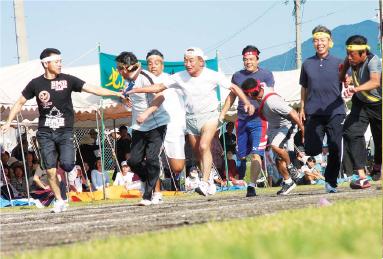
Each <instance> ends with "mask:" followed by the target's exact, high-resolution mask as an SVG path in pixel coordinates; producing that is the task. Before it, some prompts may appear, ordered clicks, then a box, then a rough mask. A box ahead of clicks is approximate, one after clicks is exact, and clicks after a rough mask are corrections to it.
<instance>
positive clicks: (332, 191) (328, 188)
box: [324, 182, 338, 193]
mask: <svg viewBox="0 0 383 259" xmlns="http://www.w3.org/2000/svg"><path fill="white" fill-rule="evenodd" d="M324 187H325V188H326V192H327V193H337V192H338V191H337V189H336V187H332V186H331V184H329V183H328V182H326V183H325V185H324Z"/></svg>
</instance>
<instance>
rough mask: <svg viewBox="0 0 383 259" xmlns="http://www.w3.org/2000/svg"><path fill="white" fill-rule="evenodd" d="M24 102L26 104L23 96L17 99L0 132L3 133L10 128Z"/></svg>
mask: <svg viewBox="0 0 383 259" xmlns="http://www.w3.org/2000/svg"><path fill="white" fill-rule="evenodd" d="M26 102H27V99H26V98H25V97H24V96H20V97H19V99H18V100H17V101H16V102H15V104H14V105H13V107H12V109H11V111H10V113H9V116H8V119H7V122H6V123H5V124H4V125H3V126H2V127H1V131H2V132H3V133H5V132H7V131H8V129H9V127H10V126H11V122H12V120H13V119H14V118H15V117H16V115H17V114H18V113H19V112H20V111H21V108H22V107H23V105H24V104H25V103H26Z"/></svg>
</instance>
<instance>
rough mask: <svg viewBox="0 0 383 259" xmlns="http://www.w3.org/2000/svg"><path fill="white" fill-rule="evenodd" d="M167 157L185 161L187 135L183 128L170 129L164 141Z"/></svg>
mask: <svg viewBox="0 0 383 259" xmlns="http://www.w3.org/2000/svg"><path fill="white" fill-rule="evenodd" d="M164 148H165V153H166V156H167V157H169V158H174V159H185V133H184V130H183V128H174V127H171V128H168V129H167V131H166V135H165V140H164Z"/></svg>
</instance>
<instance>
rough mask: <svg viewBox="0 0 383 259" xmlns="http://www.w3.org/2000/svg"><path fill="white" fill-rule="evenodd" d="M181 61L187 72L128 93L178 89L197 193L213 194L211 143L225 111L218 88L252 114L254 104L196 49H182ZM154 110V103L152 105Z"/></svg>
mask: <svg viewBox="0 0 383 259" xmlns="http://www.w3.org/2000/svg"><path fill="white" fill-rule="evenodd" d="M184 64H185V68H186V71H182V72H178V73H176V74H174V75H172V76H171V79H172V80H173V82H170V81H169V82H167V83H165V84H159V85H154V86H151V87H145V88H140V89H135V88H133V89H132V91H131V92H129V93H135V92H137V91H140V92H161V91H163V90H165V89H166V88H178V89H180V90H181V92H182V95H183V97H184V100H185V107H186V134H187V136H188V139H189V142H190V144H191V146H192V148H193V150H194V153H195V154H196V156H197V159H198V161H200V168H201V171H202V172H203V181H201V183H200V184H199V186H198V187H197V188H196V192H198V193H199V194H201V195H203V196H207V195H212V194H214V193H215V185H214V183H211V182H209V176H210V172H211V168H212V162H213V161H212V154H211V150H210V147H211V142H212V139H213V137H214V135H215V132H216V131H217V128H218V127H219V126H220V124H221V123H222V120H221V121H219V118H221V119H222V118H224V116H225V113H221V114H219V111H218V108H219V100H218V98H217V93H216V90H217V87H218V85H219V86H222V87H224V88H227V89H230V90H231V91H232V92H234V93H235V94H236V95H238V96H239V98H240V99H241V100H242V101H243V102H244V111H245V112H248V113H249V114H253V113H254V106H253V105H252V104H251V103H250V102H249V100H248V99H247V97H246V96H245V94H244V93H243V92H242V91H241V89H240V88H239V87H238V86H237V85H234V84H232V83H230V81H229V80H227V79H226V77H225V75H224V74H222V73H219V72H215V71H213V70H210V69H208V68H206V67H205V56H204V54H203V51H202V50H201V49H199V48H195V47H191V48H188V49H187V50H186V51H185V54H184ZM153 107H154V108H153V110H155V106H153Z"/></svg>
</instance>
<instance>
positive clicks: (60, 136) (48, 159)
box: [36, 129, 75, 172]
mask: <svg viewBox="0 0 383 259" xmlns="http://www.w3.org/2000/svg"><path fill="white" fill-rule="evenodd" d="M36 138H37V141H38V143H39V147H40V151H41V157H42V164H43V165H44V167H45V169H51V168H56V167H57V158H59V160H60V167H61V168H62V169H64V170H65V171H66V172H70V171H71V170H72V169H73V167H74V161H75V160H74V156H75V155H74V154H75V153H74V145H73V130H72V129H68V130H63V131H51V132H49V131H37V133H36Z"/></svg>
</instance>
